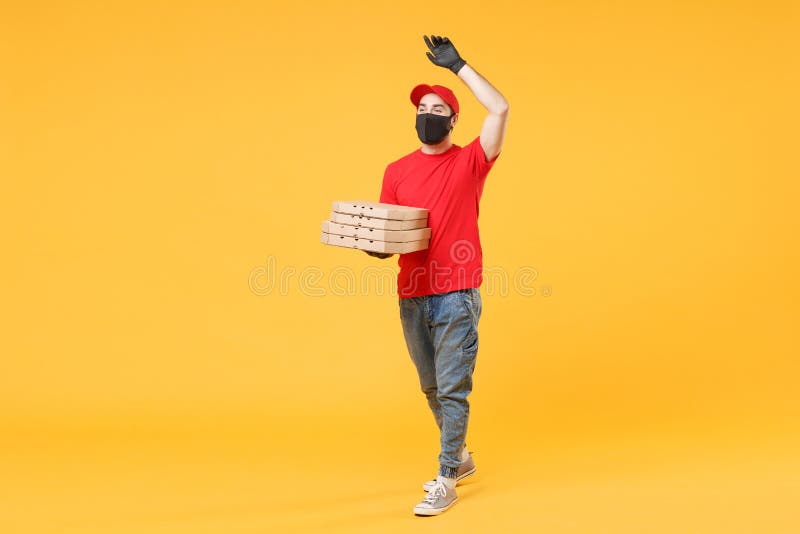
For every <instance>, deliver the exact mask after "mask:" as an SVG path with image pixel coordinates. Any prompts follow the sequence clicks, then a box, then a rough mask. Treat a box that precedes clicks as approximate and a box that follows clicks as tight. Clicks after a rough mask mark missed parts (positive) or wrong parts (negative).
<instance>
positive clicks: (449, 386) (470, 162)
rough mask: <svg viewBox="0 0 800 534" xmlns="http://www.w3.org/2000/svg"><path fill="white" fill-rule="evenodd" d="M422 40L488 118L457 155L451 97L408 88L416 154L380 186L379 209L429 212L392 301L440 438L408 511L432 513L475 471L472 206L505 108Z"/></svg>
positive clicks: (442, 90) (477, 275) (446, 49)
mask: <svg viewBox="0 0 800 534" xmlns="http://www.w3.org/2000/svg"><path fill="white" fill-rule="evenodd" d="M423 38H424V40H425V44H426V45H427V46H428V48H429V49H430V52H427V53H426V55H427V56H428V59H430V60H431V61H432V62H433V63H434V64H435V65H438V66H440V67H444V68H447V69H450V70H451V71H452V72H453V73H455V74H456V75H457V76H458V77H459V78H460V79H461V80H462V81H463V82H464V83H465V84H466V85H467V87H469V89H470V90H471V91H472V93H473V94H474V95H475V97H476V98H477V99H478V101H479V102H480V103H481V104H482V105H483V106H484V107H485V108H486V109H487V111H488V114H487V116H486V119H485V120H484V122H483V127H482V128H481V133H480V136H479V137H476V138H475V139H474V140H473V141H472V142H471V143H469V144H468V145H466V146H464V147H463V148H462V147H460V146H458V145H455V144H453V142H452V139H451V132H452V130H453V127H454V126H455V125H456V123H457V122H458V113H459V105H458V99H457V98H456V96H455V94H453V91H451V90H450V89H448V88H446V87H443V86H440V85H432V86H431V85H425V84H421V85H418V86H416V87H414V89H413V90H412V91H411V102H412V104H414V106H415V107H416V109H417V115H416V130H417V135H418V137H419V139H420V141H421V142H422V146H421V147H420V148H419V149H418V150H415V151H414V152H412V153H411V154H408V155H407V156H405V157H403V158H400V159H399V160H397V161H395V162H393V163H390V164H389V165H388V166H387V167H386V172H385V174H384V177H383V185H382V187H381V195H380V201H381V202H386V203H389V204H400V205H404V206H414V207H420V208H427V209H428V210H429V215H428V226H430V227H431V239H430V244H429V247H428V249H426V250H421V251H417V252H411V253H408V254H401V255H400V259H399V262H398V263H399V265H400V273H399V274H398V296H399V298H398V300H399V306H400V319H401V323H402V326H403V334H404V336H405V340H406V345H407V347H408V351H409V354H410V355H411V359H412V360H413V362H414V365H415V366H416V368H417V372H418V374H419V380H420V386H421V387H422V391H423V392H424V393H425V396H426V397H427V401H428V405H429V406H430V408H431V411H432V412H433V415H434V418H435V420H436V424H437V425H438V427H439V431H440V436H441V439H440V445H441V450H440V454H439V473H438V476H437V477H436V478H435V479H434V480H431V481H428V482H426V483H425V484H424V485H423V488H424V489H425V490H426V491H428V494H427V496H426V497H425V499H424V500H423V501H422V502H420V503H419V504H417V505H416V506H415V507H414V513H415V514H417V515H437V514H440V513H442V512H444V511H445V510H447V509H448V508H450V506H452V505H453V504H454V503H455V501H456V499H457V496H456V491H455V486H456V483H457V482H458V481H460V480H461V479H463V478H464V477H466V476H469V475H471V474H472V473H474V472H475V464H474V463H473V461H472V457H471V455H470V453H469V452H468V451H467V449H466V444H465V439H466V434H467V421H468V418H469V402H468V401H467V396H468V395H469V393H470V392H471V390H472V373H473V371H474V369H475V360H476V356H477V352H478V329H477V327H478V320H479V319H480V315H481V311H482V303H481V295H480V291H479V286H480V284H481V282H482V273H481V270H482V253H481V245H480V239H479V236H478V204H479V202H480V198H481V194H482V192H483V185H484V182H485V180H486V176H487V174H488V173H489V170H490V169H491V168H492V166H493V165H494V162H495V160H496V159H497V157H498V155H499V154H500V148H501V146H502V144H503V137H504V135H505V129H506V121H507V119H508V102H506V99H505V98H504V97H503V95H501V94H500V93H499V92H498V91H497V90H496V89H495V88H494V87H492V85H491V84H490V83H489V82H488V81H486V80H485V79H484V78H483V77H482V76H481V75H480V74H478V73H477V72H476V71H475V70H474V69H473V68H472V67H470V65H467V64H466V62H465V61H464V60H463V59H462V58H461V56H459V54H458V52H457V51H456V49H455V47H454V46H453V43H451V42H450V40H449V39H448V38H447V37H444V38H442V37H439V36H431V38H430V39H429V38H428V37H427V36H423ZM368 254H370V255H371V256H375V257H378V258H387V257H390V256H391V254H382V253H375V252H368Z"/></svg>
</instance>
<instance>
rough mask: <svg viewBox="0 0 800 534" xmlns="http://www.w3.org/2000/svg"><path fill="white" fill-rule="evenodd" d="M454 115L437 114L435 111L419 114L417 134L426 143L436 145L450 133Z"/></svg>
mask: <svg viewBox="0 0 800 534" xmlns="http://www.w3.org/2000/svg"><path fill="white" fill-rule="evenodd" d="M453 115H455V113H453ZM453 115H450V116H447V115H436V114H434V113H418V114H417V136H418V137H419V140H420V141H422V142H423V143H425V144H426V145H435V144H437V143H439V142H440V141H441V140H442V139H444V138H445V137H447V134H449V133H450V130H451V129H452V128H450V127H449V126H450V119H451V118H452V116H453Z"/></svg>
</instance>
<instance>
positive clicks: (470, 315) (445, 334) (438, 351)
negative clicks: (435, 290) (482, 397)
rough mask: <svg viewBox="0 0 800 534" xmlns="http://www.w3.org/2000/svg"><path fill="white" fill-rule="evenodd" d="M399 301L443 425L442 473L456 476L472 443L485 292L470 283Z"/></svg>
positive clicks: (431, 400) (408, 342) (419, 368)
mask: <svg viewBox="0 0 800 534" xmlns="http://www.w3.org/2000/svg"><path fill="white" fill-rule="evenodd" d="M399 301H400V302H399V304H400V320H401V322H402V324H403V335H404V336H405V339H406V345H407V346H408V352H409V354H410V355H411V359H412V360H413V362H414V365H415V366H416V367H417V373H418V374H419V383H420V386H421V387H422V392H423V393H425V397H426V398H427V399H428V405H429V406H430V408H431V411H432V412H433V416H434V418H435V419H436V424H437V426H438V427H439V432H440V436H441V452H440V454H439V474H440V475H442V476H446V477H449V478H455V476H456V471H457V470H458V466H459V464H460V463H461V451H462V450H463V449H464V447H465V446H466V445H465V439H466V436H467V422H468V420H469V402H468V401H467V396H468V395H469V394H470V392H471V391H472V373H473V372H474V371H475V360H476V357H477V355H478V320H479V319H480V316H481V310H482V303H481V294H480V291H479V289H478V288H470V289H459V290H457V291H451V292H449V293H441V294H436V295H425V296H422V297H410V298H400V299H399Z"/></svg>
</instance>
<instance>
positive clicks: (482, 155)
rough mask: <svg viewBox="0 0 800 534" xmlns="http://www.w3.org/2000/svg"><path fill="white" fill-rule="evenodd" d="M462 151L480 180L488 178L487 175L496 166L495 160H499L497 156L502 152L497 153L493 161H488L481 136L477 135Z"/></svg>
mask: <svg viewBox="0 0 800 534" xmlns="http://www.w3.org/2000/svg"><path fill="white" fill-rule="evenodd" d="M462 152H463V153H464V156H465V157H466V158H467V167H468V168H469V170H470V172H471V173H472V175H473V176H474V177H475V178H476V179H478V180H481V179H483V178H486V175H487V174H489V171H490V170H491V169H492V167H493V166H494V162H495V161H497V158H498V157H499V156H500V154H497V156H495V157H494V158H492V159H491V161H486V152H484V151H483V147H482V146H481V138H480V136H478V137H476V138H475V139H473V140H472V142H471V143H470V144H468V145H467V146H465V147H464V148H463V150H462Z"/></svg>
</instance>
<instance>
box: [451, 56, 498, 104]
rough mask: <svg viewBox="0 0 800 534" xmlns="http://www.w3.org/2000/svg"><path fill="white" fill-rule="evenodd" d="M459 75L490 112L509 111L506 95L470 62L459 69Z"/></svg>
mask: <svg viewBox="0 0 800 534" xmlns="http://www.w3.org/2000/svg"><path fill="white" fill-rule="evenodd" d="M458 77H459V78H461V81H463V82H464V83H465V84H466V85H467V87H469V89H470V91H472V94H474V95H475V98H477V99H478V102H480V103H481V104H482V105H483V107H485V108H486V109H487V110H489V113H492V114H495V115H504V114H506V113H508V101H507V100H506V99H505V97H504V96H503V95H502V94H501V93H500V91H498V90H497V89H495V88H494V86H492V84H490V83H489V82H488V81H487V80H486V78H484V77H483V76H481V75H480V74H478V72H477V71H476V70H475V69H473V68H472V67H471V66H470V65H469V63H467V64H466V65H464V66H463V67H461V69H459V71H458Z"/></svg>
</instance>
